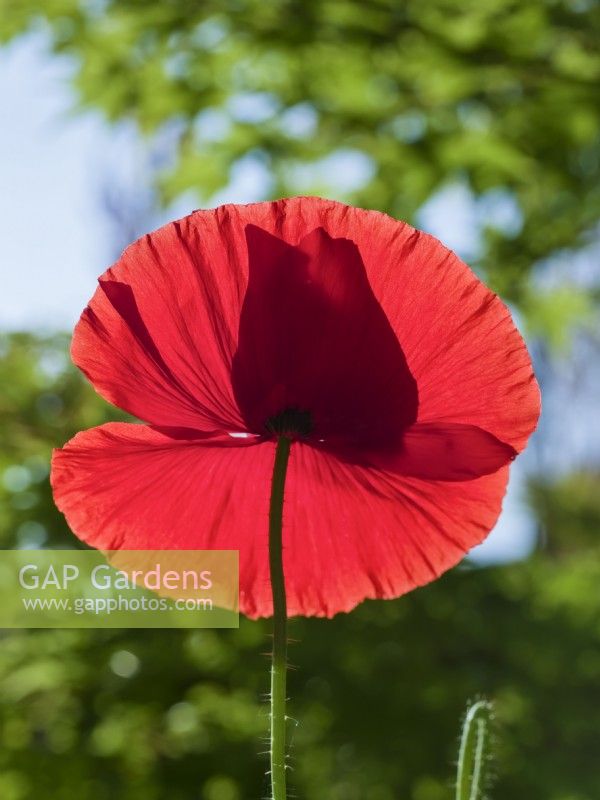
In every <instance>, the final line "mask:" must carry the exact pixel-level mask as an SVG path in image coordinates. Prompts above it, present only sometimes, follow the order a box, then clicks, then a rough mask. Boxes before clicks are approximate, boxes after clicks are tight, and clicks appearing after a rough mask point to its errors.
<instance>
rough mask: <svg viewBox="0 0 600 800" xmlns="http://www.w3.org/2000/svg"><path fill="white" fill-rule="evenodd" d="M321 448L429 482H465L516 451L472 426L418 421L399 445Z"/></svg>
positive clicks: (496, 466)
mask: <svg viewBox="0 0 600 800" xmlns="http://www.w3.org/2000/svg"><path fill="white" fill-rule="evenodd" d="M320 447H321V449H323V450H327V451H328V452H330V453H332V454H334V455H337V456H338V457H339V458H342V459H343V460H345V461H348V462H349V463H352V464H358V465H362V466H364V467H375V468H378V469H382V470H387V471H389V472H394V473H397V474H399V475H406V476H409V477H412V478H421V479H423V480H433V481H465V480H472V479H473V478H479V477H481V476H482V475H490V474H491V473H493V472H496V471H497V470H499V469H500V467H503V466H505V465H506V464H509V463H510V462H511V461H512V460H513V459H514V458H515V456H516V455H517V452H516V450H515V449H514V448H513V447H511V446H510V445H507V444H504V442H501V441H500V440H499V439H496V437H495V436H492V434H491V433H488V432H487V431H484V430H482V429H481V428H477V427H475V426H474V425H461V424H458V423H452V422H446V423H435V422H421V423H417V424H415V425H412V426H411V427H410V428H408V429H407V430H406V431H405V432H404V434H403V436H402V443H401V445H400V446H399V447H389V448H379V449H377V448H372V449H369V448H368V447H367V448H362V449H359V448H348V447H344V446H340V447H335V446H333V447H332V446H328V445H327V443H326V442H325V443H323V444H322V445H321V446H320Z"/></svg>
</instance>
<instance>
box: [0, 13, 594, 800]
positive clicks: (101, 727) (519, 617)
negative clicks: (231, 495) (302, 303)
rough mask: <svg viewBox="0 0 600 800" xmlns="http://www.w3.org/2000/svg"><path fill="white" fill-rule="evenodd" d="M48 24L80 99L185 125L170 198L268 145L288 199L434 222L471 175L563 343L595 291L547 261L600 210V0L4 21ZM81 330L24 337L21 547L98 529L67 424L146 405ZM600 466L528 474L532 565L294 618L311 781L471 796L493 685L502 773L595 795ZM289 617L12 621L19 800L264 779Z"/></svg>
mask: <svg viewBox="0 0 600 800" xmlns="http://www.w3.org/2000/svg"><path fill="white" fill-rule="evenodd" d="M38 29H41V30H44V31H46V32H47V33H48V34H49V37H50V41H51V44H52V47H53V49H54V51H55V52H56V53H59V54H66V55H69V56H72V57H73V58H74V60H75V64H76V69H75V71H74V80H75V85H76V87H77V89H78V92H79V99H80V102H81V106H82V107H87V108H92V109H101V110H102V111H103V112H104V113H105V115H106V116H107V118H108V119H110V120H111V121H118V120H132V121H133V122H134V123H135V124H136V125H137V127H138V129H139V130H140V132H142V133H143V134H144V135H146V136H148V137H151V138H153V139H154V140H156V141H163V140H164V139H168V140H169V141H170V142H171V143H173V142H174V145H173V152H170V153H169V154H170V156H171V157H170V159H169V166H168V168H165V169H163V170H162V171H161V173H160V174H159V175H158V181H159V183H160V188H161V191H162V197H163V199H164V201H165V202H167V201H169V200H171V199H173V198H174V197H176V196H177V195H179V194H180V193H182V192H185V191H188V190H192V191H193V192H195V193H196V194H197V196H198V197H199V198H200V200H201V201H202V202H208V201H209V200H210V199H211V198H212V197H213V196H214V195H215V193H217V192H218V191H219V190H220V189H222V188H223V187H224V186H225V185H226V184H227V183H228V182H229V181H230V180H231V179H232V178H234V177H235V175H236V172H237V171H238V170H239V169H240V167H241V166H242V165H244V164H245V165H248V164H251V165H253V166H254V167H255V169H256V170H257V174H260V175H261V176H262V180H261V181H258V182H257V193H258V192H259V190H260V191H262V192H264V196H265V197H274V196H280V195H288V194H296V193H322V194H326V195H329V196H334V197H338V198H339V199H343V200H346V201H351V202H354V203H357V204H360V205H364V206H367V207H372V208H378V209H380V210H383V211H387V212H389V213H391V214H393V215H394V216H397V217H400V218H404V219H407V220H409V221H412V222H415V221H416V219H417V217H418V213H419V210H420V209H421V208H422V207H423V204H424V203H425V202H426V201H427V200H428V199H429V198H431V196H432V195H433V194H435V192H436V191H438V190H440V189H442V188H443V187H444V186H447V185H448V184H452V183H459V184H461V185H463V186H467V187H468V188H469V190H470V191H472V192H473V194H474V197H475V198H476V203H477V212H478V218H479V220H480V225H481V234H482V244H481V247H480V248H479V252H478V254H477V256H476V258H475V264H474V265H475V266H476V267H477V268H478V269H479V271H480V272H481V273H482V274H483V275H484V277H485V278H486V280H487V281H488V282H489V283H490V285H491V286H492V287H493V288H494V289H495V290H497V291H499V292H500V293H501V294H502V296H503V297H505V298H506V299H508V300H510V301H512V302H514V303H516V304H518V305H519V307H520V309H521V310H522V312H523V314H524V316H525V318H526V320H527V321H528V323H529V326H530V330H531V331H532V332H533V333H534V334H536V335H543V336H544V337H546V339H547V340H548V341H549V342H550V343H551V344H555V345H556V346H559V347H560V346H562V345H564V342H565V332H566V331H567V329H568V328H569V326H570V325H572V324H573V323H575V322H578V321H580V320H581V319H588V318H590V315H591V314H593V313H594V311H595V310H596V304H597V299H598V296H597V295H595V296H594V295H592V294H590V293H587V292H586V291H583V290H582V289H581V287H577V286H575V285H566V286H559V287H558V288H556V287H555V288H553V289H551V290H545V291H544V292H540V291H539V287H538V285H537V283H536V279H537V277H538V276H539V275H540V273H541V272H543V269H540V264H543V263H544V262H545V260H546V259H548V258H549V257H552V256H554V255H555V254H556V253H557V252H558V253H560V252H562V251H571V250H576V249H577V248H579V247H582V246H585V244H586V243H587V242H588V241H589V240H590V237H591V235H592V233H593V231H594V228H595V227H596V226H597V223H598V219H599V217H600V92H599V91H598V80H599V78H600V48H599V46H598V42H599V36H600V5H599V4H598V3H597V2H595V0H405V2H398V0H268V2H264V0H222V1H221V2H216V0H204V1H203V2H195V3H193V2H189V0H163V2H155V0H45V1H44V2H43V3H41V2H39V0H18V2H14V0H0V41H1V42H9V41H10V40H12V39H14V38H15V37H18V36H19V35H20V34H23V33H25V32H26V31H30V30H38ZM170 147H171V145H169V147H168V148H167V149H169V150H170ZM257 199H259V198H258V197H257ZM67 351H68V338H67V337H66V336H65V337H61V336H57V337H51V338H43V337H35V336H33V335H27V334H22V335H14V336H5V337H3V339H2V341H1V344H0V382H1V385H2V392H1V394H0V436H1V437H2V452H1V454H0V546H2V547H15V546H20V547H32V546H51V547H64V546H68V547H77V546H79V545H78V542H77V540H76V539H75V537H73V536H72V534H70V533H69V531H68V529H67V527H66V525H65V522H64V520H63V518H62V517H61V515H60V514H59V513H58V512H57V511H56V509H55V508H54V506H53V503H52V500H51V494H50V489H49V485H48V460H49V455H50V451H51V448H52V447H53V446H56V445H60V444H62V443H63V442H64V441H65V440H66V439H68V438H70V436H72V435H73V434H74V433H75V432H76V431H78V430H80V429H83V428H87V427H90V426H92V425H96V424H100V423H102V422H104V421H106V420H107V419H116V418H123V415H121V414H120V412H118V411H116V410H115V409H110V408H108V407H107V406H106V404H105V403H103V402H102V401H101V400H100V399H99V398H98V397H97V396H96V395H95V394H94V393H93V391H92V390H91V388H90V387H89V386H86V384H85V382H84V381H83V379H82V378H81V376H80V375H79V374H77V373H76V371H75V370H74V369H73V368H72V367H71V366H70V364H69V361H68V356H67ZM599 489H600V477H599V476H597V475H585V474H582V475H577V476H573V477H572V478H570V479H569V480H566V481H563V482H562V483H558V484H554V485H551V484H546V483H544V482H542V481H538V482H537V483H535V484H534V485H532V486H531V501H532V504H533V506H534V508H535V510H536V512H537V515H538V518H539V520H540V531H541V535H540V546H539V547H538V549H537V551H536V553H535V554H534V556H533V558H531V559H530V560H528V561H527V562H524V563H520V564H517V565H509V566H503V567H495V568H488V569H473V568H470V567H468V566H467V567H463V568H461V569H458V570H455V571H453V572H452V573H451V574H449V575H447V576H445V577H444V578H443V579H441V580H440V581H438V582H436V583H435V584H433V585H431V586H428V587H426V588H424V589H421V590H419V591H416V592H414V593H412V594H411V595H409V596H407V597H405V598H401V599H400V600H398V601H394V602H387V603H374V602H370V603H365V604H363V605H362V606H361V607H360V608H359V609H357V610H356V611H355V612H353V613H352V614H350V615H340V616H338V617H337V618H335V619H334V620H333V621H320V620H296V621H294V622H293V623H292V626H291V635H292V636H293V637H294V638H296V639H298V640H299V641H300V645H298V646H292V650H291V659H292V661H293V662H295V663H296V665H297V668H296V669H295V670H294V671H292V673H291V675H290V695H291V697H292V702H291V709H290V710H291V713H292V714H293V715H294V716H295V717H297V718H298V719H299V720H300V721H301V722H300V724H299V725H298V726H297V727H296V728H295V729H294V731H293V750H292V754H293V756H294V767H295V771H294V773H293V774H292V777H291V783H292V786H293V787H294V789H295V790H296V791H297V795H298V796H299V797H302V798H305V800H322V798H324V797H325V798H328V800H329V798H331V800H446V799H448V800H450V798H451V797H452V794H453V790H452V786H451V776H452V774H453V772H454V769H453V765H452V762H453V759H454V758H455V755H456V750H457V737H458V728H459V718H460V716H461V713H462V712H463V710H464V707H465V701H466V699H467V698H469V697H471V698H473V697H475V696H477V695H479V694H480V693H484V694H486V695H488V696H491V697H493V698H494V699H495V701H496V707H497V713H498V719H497V728H498V735H497V744H496V748H495V750H496V753H495V764H496V770H497V780H496V782H495V788H494V796H495V797H497V798H510V800H597V798H598V797H599V796H600V775H599V774H598V770H597V768H596V766H595V760H596V757H597V742H598V731H599V730H600V687H599V684H598V676H599V674H600V647H599V645H600V629H599V627H598V619H599V611H600V595H599V593H598V585H600V559H599V555H600V551H599V545H598V543H597V541H595V540H594V536H595V534H596V533H597V530H598V526H599V522H600V492H599ZM268 629H269V626H268V624H265V623H254V622H248V621H242V626H241V628H240V630H239V631H235V632H232V631H197V632H180V631H169V630H166V631H108V630H107V631H103V630H99V631H31V632H27V631H15V632H4V633H2V634H0V798H2V800H33V798H36V799H37V798H38V797H43V798H46V797H49V798H52V799H53V800H72V798H74V797H76V798H78V800H138V799H139V800H142V798H143V800H163V798H165V797H168V798H169V800H245V798H257V797H260V796H264V795H265V793H266V790H267V782H266V779H265V777H264V770H265V769H266V758H263V760H262V763H261V759H260V758H258V757H257V754H258V751H259V750H260V749H266V748H261V747H260V745H259V744H258V743H257V742H258V738H259V737H260V735H264V734H265V733H266V730H267V707H266V705H263V704H261V703H260V701H259V698H260V695H261V693H262V692H264V691H266V689H267V674H266V670H267V661H266V659H265V658H264V657H263V654H264V653H266V652H267V651H268V650H269V647H270V643H269V639H268Z"/></svg>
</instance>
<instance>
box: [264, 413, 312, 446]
mask: <svg viewBox="0 0 600 800" xmlns="http://www.w3.org/2000/svg"><path fill="white" fill-rule="evenodd" d="M265 428H266V429H267V430H268V431H269V433H273V434H276V435H277V436H287V437H289V438H291V439H294V438H295V437H297V436H308V434H309V433H311V431H312V429H313V423H312V417H311V415H310V411H303V410H302V409H300V408H293V407H292V408H285V409H284V410H283V411H280V412H279V413H278V414H274V415H273V416H272V417H269V419H268V420H267V421H266V422H265Z"/></svg>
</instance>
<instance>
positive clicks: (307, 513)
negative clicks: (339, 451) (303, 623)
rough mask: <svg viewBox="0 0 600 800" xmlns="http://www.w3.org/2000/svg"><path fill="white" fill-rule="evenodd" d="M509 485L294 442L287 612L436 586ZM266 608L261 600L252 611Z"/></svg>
mask: <svg viewBox="0 0 600 800" xmlns="http://www.w3.org/2000/svg"><path fill="white" fill-rule="evenodd" d="M507 480H508V468H507V467H503V468H502V469H500V470H499V471H498V472H496V473H494V474H492V475H486V476H484V477H481V478H477V479H475V480H470V481H453V482H436V481H429V480H420V479H417V478H410V477H407V476H398V475H393V474H390V473H385V472H382V471H378V470H374V469H372V468H367V467H362V466H359V465H355V464H348V463H344V462H341V461H339V459H337V458H336V457H335V456H333V455H331V454H329V453H326V452H320V451H318V450H316V449H314V448H311V447H309V446H307V445H304V444H295V445H293V447H292V457H291V459H290V467H289V473H288V482H287V484H286V501H285V505H284V540H283V541H284V550H283V553H284V569H285V575H286V586H287V591H288V598H289V603H288V607H289V613H290V614H302V615H306V616H312V615H315V616H333V615H334V614H336V613H337V612H339V611H349V610H351V609H352V608H353V607H354V606H355V605H357V603H359V602H361V601H362V600H364V599H365V598H393V597H398V596H400V595H402V594H405V593H406V592H409V591H411V590H412V589H414V588H416V587H418V586H421V585H423V584H426V583H428V582H430V581H432V580H434V579H435V578H437V577H438V576H439V575H441V574H442V573H443V572H445V571H446V570H448V569H449V568H451V567H453V566H454V565H455V564H457V563H458V562H459V561H460V560H461V559H462V558H463V556H464V555H465V553H467V552H468V551H469V550H470V549H471V548H472V547H474V546H475V545H477V544H479V543H480V542H481V541H482V540H483V539H484V538H485V537H486V536H487V534H488V533H489V531H490V530H491V528H492V527H493V526H494V524H495V522H496V520H497V518H498V515H499V513H500V509H501V504H502V497H503V495H504V492H505V489H506V483H507ZM332 532H335V533H336V535H332ZM270 608H271V606H270V601H269V598H268V596H265V599H264V608H260V609H259V613H260V614H261V615H262V614H264V613H265V609H266V611H267V613H270Z"/></svg>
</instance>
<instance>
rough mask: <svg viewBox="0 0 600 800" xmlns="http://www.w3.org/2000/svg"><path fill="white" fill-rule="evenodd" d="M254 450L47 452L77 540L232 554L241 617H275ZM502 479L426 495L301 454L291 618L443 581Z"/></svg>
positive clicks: (108, 437) (472, 540) (488, 521)
mask: <svg viewBox="0 0 600 800" xmlns="http://www.w3.org/2000/svg"><path fill="white" fill-rule="evenodd" d="M254 441H255V440H253V439H248V440H247V441H246V445H247V446H239V444H238V443H237V442H235V441H234V442H233V445H234V446H232V441H231V437H230V436H229V437H228V436H226V435H225V436H224V435H223V434H215V435H214V436H213V437H210V436H205V437H204V438H195V439H190V440H185V439H181V438H172V437H170V436H167V435H166V434H164V433H162V432H159V431H156V430H153V429H152V428H149V427H147V426H145V425H136V424H129V423H108V424H106V425H103V426H101V427H99V428H92V429H91V430H88V431H84V432H82V433H79V434H77V436H75V437H74V439H72V440H71V441H70V442H68V443H67V444H66V445H65V447H64V448H63V449H61V450H57V451H55V452H54V455H53V460H52V487H53V491H54V495H55V499H56V503H57V505H58V507H59V508H60V510H61V511H62V512H63V513H64V514H65V516H66V518H67V521H68V523H69V525H70V526H71V528H72V529H73V531H74V532H75V533H76V534H77V535H78V536H79V538H80V539H82V540H83V541H85V542H87V543H89V544H90V545H92V546H94V547H97V548H99V549H102V550H113V549H131V550H136V549H137V550H139V549H182V550H186V549H235V550H239V552H240V608H241V611H242V612H243V613H245V614H247V615H248V616H252V617H257V616H269V615H270V614H271V613H272V603H271V589H270V583H269V560H268V509H269V493H270V478H271V473H272V469H273V460H274V454H275V446H274V443H273V442H263V443H260V444H254ZM507 474H508V470H507V469H506V468H504V469H501V470H500V471H499V472H497V473H495V474H494V475H488V476H485V477H482V478H478V479H477V480H472V481H463V482H448V483H444V482H434V481H424V480H419V479H416V478H408V477H400V476H397V475H392V474H390V473H386V472H383V471H379V470H374V469H373V468H365V467H362V466H359V465H354V464H347V463H344V462H341V461H340V460H339V459H338V458H336V457H335V456H333V455H331V454H329V453H324V452H319V451H317V450H315V449H314V448H312V447H309V446H307V445H304V444H301V443H295V444H294V445H293V446H292V451H291V456H290V463H289V470H288V479H287V482H286V494H285V502H284V530H283V553H284V571H285V576H286V589H287V595H288V607H289V613H290V615H294V614H303V615H307V616H332V615H333V614H335V613H337V612H339V611H348V610H350V609H351V608H353V607H354V606H355V605H356V604H357V603H359V602H360V601H361V600H364V599H365V598H368V597H372V598H375V597H380V598H389V597H397V596H399V595H401V594H403V593H405V592H408V591H410V590H411V589H413V588H415V587H416V586H420V585H421V584H424V583H427V582H428V581H430V580H432V579H433V578H435V577H437V576H438V575H439V574H441V573H442V572H444V571H445V570H446V569H448V568H449V567H451V566H453V565H454V564H456V563H457V562H458V561H459V560H460V559H461V558H462V556H463V555H464V553H465V552H467V550H469V548H471V547H473V546H474V545H475V544H477V543H478V542H480V541H481V540H482V539H483V538H484V536H485V535H486V534H487V532H488V531H489V530H490V528H491V527H492V526H493V524H494V522H495V520H496V518H497V516H498V513H499V510H500V504H501V498H502V495H503V493H504V489H505V485H506V480H507Z"/></svg>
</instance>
